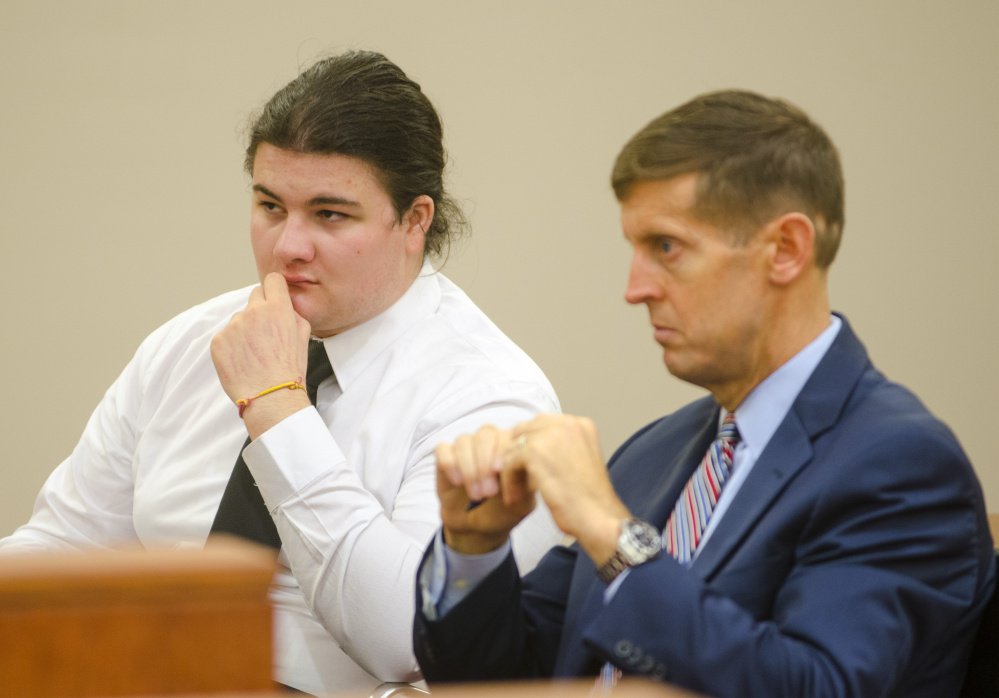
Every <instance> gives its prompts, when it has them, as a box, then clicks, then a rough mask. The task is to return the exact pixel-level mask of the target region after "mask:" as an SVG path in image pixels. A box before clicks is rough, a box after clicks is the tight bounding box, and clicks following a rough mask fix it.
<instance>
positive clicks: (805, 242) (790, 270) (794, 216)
mask: <svg viewBox="0 0 999 698" xmlns="http://www.w3.org/2000/svg"><path fill="white" fill-rule="evenodd" d="M767 227H768V228H769V229H770V230H769V231H768V232H769V233H770V235H769V237H770V242H771V245H772V247H771V253H770V260H769V261H770V280H771V281H772V282H774V283H776V284H780V285H785V284H788V283H791V282H792V281H794V280H795V279H797V278H798V277H800V276H801V275H802V274H803V273H804V272H805V271H806V270H807V269H808V268H809V267H811V266H812V265H814V264H815V226H814V225H813V224H812V220H811V219H810V218H809V217H808V216H806V215H805V214H803V213H798V212H791V213H785V214H784V215H782V216H779V217H777V218H775V219H773V220H772V221H770V223H769V224H767Z"/></svg>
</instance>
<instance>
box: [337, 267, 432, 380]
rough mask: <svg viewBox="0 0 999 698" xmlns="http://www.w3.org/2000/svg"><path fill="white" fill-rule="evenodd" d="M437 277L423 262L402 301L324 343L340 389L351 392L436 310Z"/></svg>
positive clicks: (401, 298) (400, 299)
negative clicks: (357, 381)
mask: <svg viewBox="0 0 999 698" xmlns="http://www.w3.org/2000/svg"><path fill="white" fill-rule="evenodd" d="M436 275H437V271H436V270H435V269H434V268H433V267H432V266H431V265H430V262H429V261H424V263H423V267H422V268H421V269H420V273H419V274H417V276H416V279H415V280H414V281H413V283H412V284H411V285H410V287H409V288H408V289H407V290H406V292H405V293H404V294H403V295H402V296H401V297H400V298H399V300H397V301H396V302H395V303H393V304H392V305H391V306H389V307H388V308H387V309H386V310H384V311H382V312H381V313H379V314H378V315H376V316H375V317H373V318H371V319H370V320H367V321H365V322H362V323H361V324H360V325H357V326H356V327H351V328H350V329H349V330H345V331H343V332H341V333H339V334H335V335H333V336H332V337H326V338H325V339H323V340H322V341H323V344H324V345H325V346H326V353H327V355H328V356H329V357H330V363H331V364H332V366H333V372H334V374H335V375H336V379H337V382H338V383H339V384H340V389H341V390H343V391H344V392H346V391H347V390H349V389H350V385H351V383H352V382H353V381H354V380H355V379H356V378H357V377H358V376H359V375H361V373H363V372H364V369H365V368H367V366H368V365H369V364H370V363H371V362H372V361H374V359H375V358H376V357H377V356H378V355H379V354H381V353H382V352H383V351H384V350H385V349H387V348H388V347H389V346H391V345H392V344H393V343H394V342H395V341H396V340H397V339H398V338H399V337H400V336H402V335H403V334H404V333H405V332H406V331H407V330H408V329H409V328H410V327H412V326H413V325H414V324H416V323H417V322H419V321H421V320H422V319H423V318H425V317H427V316H428V315H431V314H433V313H434V312H435V311H436V310H437V308H438V306H439V305H440V302H441V288H440V284H439V283H438V281H437V278H436Z"/></svg>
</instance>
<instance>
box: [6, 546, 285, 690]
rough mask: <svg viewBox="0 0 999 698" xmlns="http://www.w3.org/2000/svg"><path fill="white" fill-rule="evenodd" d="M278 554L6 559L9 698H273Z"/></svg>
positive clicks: (250, 550) (245, 551)
mask: <svg viewBox="0 0 999 698" xmlns="http://www.w3.org/2000/svg"><path fill="white" fill-rule="evenodd" d="M274 565H275V560H274V554H273V553H272V552H271V551H270V550H269V549H266V548H262V547H260V546H256V545H253V544H250V543H244V542H242V541H236V540H232V539H223V540H218V541H213V543H212V544H211V545H209V546H208V547H206V548H205V549H204V550H156V551H144V550H131V551H94V552H86V553H82V552H73V553H31V554H17V555H4V556H0V686H2V687H3V688H2V689H0V690H2V691H3V692H4V694H5V695H17V696H97V695H100V696H123V695H135V694H153V693H160V694H169V693H206V692H214V691H233V690H235V691H253V690H272V689H273V688H274V684H273V682H272V680H271V661H272V649H271V608H270V604H269V602H268V598H267V593H268V588H269V586H270V582H271V579H272V577H273V574H274Z"/></svg>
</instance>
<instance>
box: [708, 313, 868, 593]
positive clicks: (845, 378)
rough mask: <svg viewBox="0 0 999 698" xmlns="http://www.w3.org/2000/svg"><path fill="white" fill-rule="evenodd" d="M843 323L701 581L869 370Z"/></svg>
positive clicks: (741, 495) (714, 538)
mask: <svg viewBox="0 0 999 698" xmlns="http://www.w3.org/2000/svg"><path fill="white" fill-rule="evenodd" d="M841 319H842V321H843V325H842V327H841V328H840V331H839V334H838V335H837V337H836V339H835V340H834V341H833V343H832V345H831V346H830V347H829V350H828V351H827V352H826V355H825V356H824V357H823V358H822V360H821V361H820V362H819V364H818V366H816V368H815V371H814V372H813V373H812V375H811V377H810V378H809V379H808V382H806V383H805V386H804V387H803V388H802V390H801V393H800V394H799V395H798V397H797V398H796V399H795V401H794V404H792V406H791V409H790V410H789V411H788V413H787V415H786V416H785V417H784V421H783V422H781V425H780V426H779V427H778V428H777V431H776V432H774V435H773V436H772V437H771V438H770V442H769V443H768V444H767V446H766V447H765V448H764V449H763V452H762V453H761V454H760V457H759V458H758V459H757V461H756V464H755V465H754V466H753V470H752V472H750V473H749V476H748V477H747V478H746V480H745V482H743V484H742V487H741V488H740V490H739V492H738V495H737V496H736V497H735V499H733V500H732V502H731V504H730V505H729V507H728V510H727V511H726V512H725V514H724V516H723V517H722V519H721V521H719V523H718V528H717V529H716V530H715V531H714V533H712V535H711V538H710V540H708V542H707V543H706V544H705V546H704V548H703V549H702V550H701V551H700V552H699V553H698V555H697V557H696V558H695V560H694V563H693V564H692V565H691V569H692V570H693V571H695V572H697V574H699V575H700V576H701V577H702V578H704V579H710V578H711V576H712V575H714V574H715V573H716V572H717V571H718V569H719V568H720V567H721V566H722V565H723V564H724V562H725V561H726V560H727V559H728V558H729V556H730V555H731V554H732V552H733V551H734V550H735V548H736V547H737V546H738V544H739V543H740V542H741V541H742V540H743V538H745V537H746V536H748V535H749V534H750V532H751V531H752V529H753V526H754V524H755V523H756V521H757V520H758V519H759V518H760V517H761V516H763V515H764V514H765V513H766V511H767V510H768V509H769V508H770V506H771V504H772V503H773V502H774V500H775V499H776V498H777V497H778V495H780V493H781V492H782V491H783V490H784V488H785V487H787V485H788V483H789V482H791V480H792V479H793V478H794V476H795V475H796V474H797V473H798V472H799V471H800V470H801V469H802V468H803V467H805V466H806V465H807V464H808V463H809V462H810V461H811V459H812V453H813V451H812V442H813V440H814V439H815V438H816V437H818V436H819V435H820V434H821V433H823V432H825V431H826V430H828V429H829V428H831V427H832V426H833V425H834V424H835V423H836V421H837V420H838V419H839V416H840V414H842V411H843V408H844V406H845V405H846V403H847V401H848V399H849V397H850V395H851V394H852V393H853V390H854V387H855V385H856V384H857V381H859V380H860V377H861V375H863V372H864V371H865V370H866V369H867V368H868V367H869V366H870V362H869V361H868V358H867V352H866V351H865V349H864V347H863V345H862V344H861V343H860V340H858V339H857V337H856V335H854V334H853V331H852V329H851V328H850V326H849V325H848V324H847V322H846V319H845V318H841ZM736 413H737V414H738V410H736Z"/></svg>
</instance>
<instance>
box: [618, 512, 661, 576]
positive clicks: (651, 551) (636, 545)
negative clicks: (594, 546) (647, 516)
mask: <svg viewBox="0 0 999 698" xmlns="http://www.w3.org/2000/svg"><path fill="white" fill-rule="evenodd" d="M623 533H624V535H623V536H621V548H622V552H623V553H624V554H625V556H626V558H627V559H628V562H629V563H631V564H632V565H635V564H638V563H640V562H645V561H646V560H649V559H652V558H653V557H656V556H657V555H658V554H659V552H660V551H661V550H662V535H661V534H660V533H659V530H658V529H657V528H656V527H655V526H653V525H652V524H650V523H647V522H645V521H642V520H641V519H631V520H629V521H628V522H627V523H626V524H625V526H624V531H623Z"/></svg>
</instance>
